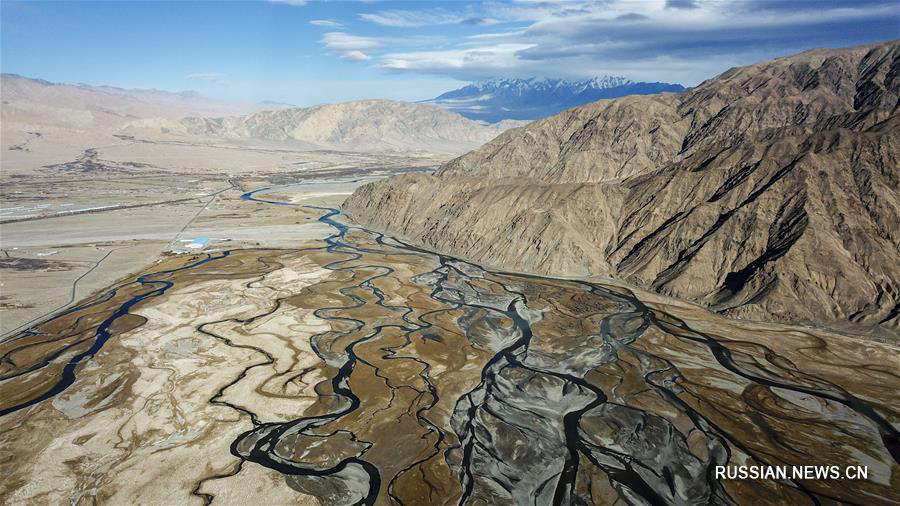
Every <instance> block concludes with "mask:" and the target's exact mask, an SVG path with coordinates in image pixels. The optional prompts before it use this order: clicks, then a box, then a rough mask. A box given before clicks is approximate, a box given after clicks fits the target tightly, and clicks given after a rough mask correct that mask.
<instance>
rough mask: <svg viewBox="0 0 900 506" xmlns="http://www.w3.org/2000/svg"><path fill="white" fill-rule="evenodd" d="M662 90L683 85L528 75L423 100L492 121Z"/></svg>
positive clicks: (524, 117)
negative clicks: (526, 77) (574, 79)
mask: <svg viewBox="0 0 900 506" xmlns="http://www.w3.org/2000/svg"><path fill="white" fill-rule="evenodd" d="M666 91H668V92H680V91H684V87H683V86H681V85H680V84H669V83H645V82H634V81H631V80H629V79H626V78H624V77H618V76H604V77H595V78H593V79H587V80H583V81H570V80H566V79H548V78H534V77H532V78H529V79H492V80H489V81H482V82H478V83H473V84H470V85H468V86H465V87H462V88H459V89H457V90H453V91H448V92H447V93H444V94H442V95H440V96H438V97H435V98H433V99H431V100H426V101H425V103H429V104H434V105H438V106H441V107H444V108H446V109H448V110H450V111H454V112H458V113H459V114H462V115H463V116H465V117H467V118H470V119H475V120H479V121H484V122H486V123H495V122H497V121H501V120H505V119H516V120H534V119H540V118H544V117H547V116H552V115H554V114H557V113H559V112H561V111H563V110H565V109H568V108H570V107H575V106H578V105H583V104H586V103H589V102H594V101H597V100H600V99H606V98H619V97H624V96H627V95H648V94H653V93H660V92H666Z"/></svg>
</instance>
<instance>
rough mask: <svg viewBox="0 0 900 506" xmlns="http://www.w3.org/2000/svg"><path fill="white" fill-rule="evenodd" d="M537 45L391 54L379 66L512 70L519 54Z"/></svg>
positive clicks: (426, 69) (399, 68) (411, 68)
mask: <svg viewBox="0 0 900 506" xmlns="http://www.w3.org/2000/svg"><path fill="white" fill-rule="evenodd" d="M531 47H534V46H533V44H497V45H493V46H481V47H472V48H465V49H452V50H444V51H413V52H406V53H389V54H386V55H384V56H382V57H381V58H380V61H379V66H380V67H381V68H384V69H388V70H420V71H426V72H431V71H438V70H440V69H464V68H470V69H474V68H483V69H496V70H502V69H511V68H514V67H516V66H517V64H518V58H517V57H516V53H518V52H519V51H522V50H525V49H529V48H531Z"/></svg>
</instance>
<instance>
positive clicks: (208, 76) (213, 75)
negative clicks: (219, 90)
mask: <svg viewBox="0 0 900 506" xmlns="http://www.w3.org/2000/svg"><path fill="white" fill-rule="evenodd" d="M184 78H185V79H189V80H191V81H208V82H211V83H218V82H221V81H222V80H223V79H225V74H221V73H219V72H195V73H193V74H188V75H186V76H184Z"/></svg>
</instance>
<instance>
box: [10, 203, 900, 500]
mask: <svg viewBox="0 0 900 506" xmlns="http://www.w3.org/2000/svg"><path fill="white" fill-rule="evenodd" d="M260 198H262V196H260ZM305 209H306V211H305V212H309V213H312V214H314V215H315V216H316V217H317V218H318V220H319V223H320V224H321V226H323V227H325V226H327V227H328V228H329V230H330V231H331V234H330V235H328V236H326V237H324V239H320V240H305V241H303V242H295V244H294V246H293V247H291V248H279V249H272V248H246V247H245V248H236V249H230V250H225V251H218V252H209V253H197V254H181V255H175V256H171V257H169V258H167V259H166V260H165V261H163V262H161V263H158V264H156V265H154V266H153V267H152V268H151V269H150V270H148V271H147V272H145V273H143V274H141V275H140V276H133V277H131V278H128V279H124V280H122V281H121V282H119V283H117V284H115V285H114V286H112V287H110V288H109V289H107V290H102V291H100V292H98V294H97V295H95V296H94V297H92V298H89V299H87V300H85V301H82V302H80V303H79V304H78V305H76V306H75V307H73V308H71V309H70V310H68V311H67V312H65V313H63V314H61V315H58V316H56V317H55V318H53V319H51V320H49V321H46V322H44V323H42V324H40V325H38V326H37V327H35V328H34V329H32V330H30V331H28V332H24V333H21V334H19V335H17V336H14V337H13V338H11V339H7V340H5V341H3V342H2V343H0V356H2V362H0V413H3V415H2V416H0V473H2V474H3V475H4V476H5V477H6V479H5V480H4V481H3V483H2V485H0V497H2V498H3V500H2V502H3V503H7V504H21V503H34V502H50V503H58V502H70V503H74V504H81V503H89V502H94V501H96V502H101V503H113V504H117V503H124V502H128V503H179V504H186V503H196V504H204V503H206V504H209V503H222V504H235V503H248V502H256V503H271V504H286V503H292V504H294V503H299V504H356V503H364V504H459V503H462V504H523V503H529V504H530V503H535V504H574V503H578V504H633V503H680V504H747V503H750V502H754V503H785V502H788V503H793V504H816V503H822V504H829V503H838V502H845V503H859V502H860V501H861V500H862V499H861V498H864V501H863V502H864V503H866V504H894V503H895V502H896V500H897V495H896V490H900V481H898V480H900V465H898V463H897V459H898V454H897V450H898V446H897V445H898V439H897V430H896V426H897V424H898V423H900V412H898V410H897V408H896V406H898V405H900V394H898V389H897V385H898V381H900V380H898V368H897V358H896V357H897V352H898V349H897V348H895V347H892V346H889V345H883V344H879V343H875V342H864V341H848V340H845V339H842V338H839V337H835V336H832V335H830V334H828V333H824V332H818V331H815V330H811V329H802V328H798V327H788V326H779V325H768V324H754V323H748V322H736V321H730V320H725V319H722V318H721V317H718V316H715V315H712V314H709V313H706V312H705V311H703V310H701V309H699V308H691V307H689V306H684V305H679V304H675V303H667V302H666V301H665V299H664V298H661V297H655V298H653V299H652V300H644V299H642V298H641V297H640V296H638V295H636V294H635V293H634V292H632V291H631V290H629V289H627V288H623V287H620V286H614V285H609V284H603V283H599V282H588V281H579V280H565V279H554V278H545V277H537V276H529V275H523V274H513V273H504V272H498V271H491V270H486V269H483V268H481V267H479V266H478V265H475V264H473V263H470V262H465V261H462V260H458V259H454V258H452V257H447V256H443V255H439V254H434V253H431V252H427V251H423V250H420V249H417V248H415V247H412V246H408V245H405V244H403V243H401V242H398V241H396V240H394V239H392V238H390V237H386V236H384V235H381V234H379V233H375V232H370V231H367V230H365V229H361V228H356V227H352V226H348V225H346V224H344V223H343V222H341V221H340V218H339V216H338V213H337V211H329V210H326V209H312V208H305ZM704 315H706V316H704ZM808 464H821V465H836V466H841V467H842V468H843V467H844V466H848V465H864V466H866V467H867V468H868V470H869V477H868V479H867V480H786V481H735V480H721V479H716V478H715V476H714V474H713V472H712V470H713V469H714V467H715V466H717V465H808Z"/></svg>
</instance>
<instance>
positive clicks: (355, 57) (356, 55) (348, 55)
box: [340, 51, 370, 61]
mask: <svg viewBox="0 0 900 506" xmlns="http://www.w3.org/2000/svg"><path fill="white" fill-rule="evenodd" d="M340 57H341V58H343V59H345V60H350V61H365V60H368V59H370V57H369V55H367V54H366V53H363V52H362V51H346V52H344V53H342V54H341V55H340Z"/></svg>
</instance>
